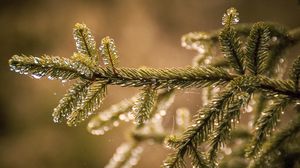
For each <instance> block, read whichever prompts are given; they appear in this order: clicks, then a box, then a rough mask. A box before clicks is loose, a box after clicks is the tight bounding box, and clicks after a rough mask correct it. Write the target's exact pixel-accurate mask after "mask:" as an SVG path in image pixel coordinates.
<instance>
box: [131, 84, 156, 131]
mask: <svg viewBox="0 0 300 168" xmlns="http://www.w3.org/2000/svg"><path fill="white" fill-rule="evenodd" d="M156 99H157V90H156V89H154V88H153V87H152V86H146V87H144V88H143V89H142V92H141V93H140V94H139V96H138V99H137V101H136V102H135V104H134V106H133V107H132V113H133V115H134V116H135V122H136V124H137V127H141V126H142V125H143V124H145V122H146V121H147V120H148V119H149V118H150V115H151V112H152V109H153V107H154V104H155V102H156Z"/></svg>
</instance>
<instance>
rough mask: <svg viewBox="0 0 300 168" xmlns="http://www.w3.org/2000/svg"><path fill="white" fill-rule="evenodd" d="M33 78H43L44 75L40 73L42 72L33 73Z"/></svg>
mask: <svg viewBox="0 0 300 168" xmlns="http://www.w3.org/2000/svg"><path fill="white" fill-rule="evenodd" d="M31 76H32V77H33V78H35V79H41V78H42V77H43V76H42V75H40V74H32V75H31Z"/></svg>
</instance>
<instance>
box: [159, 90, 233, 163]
mask: <svg viewBox="0 0 300 168" xmlns="http://www.w3.org/2000/svg"><path fill="white" fill-rule="evenodd" d="M233 95H234V92H232V91H231V90H226V91H223V92H222V93H220V94H219V95H218V96H216V97H215V98H214V99H213V100H212V101H211V102H210V103H209V104H207V105H206V106H204V107H203V108H202V109H201V111H199V112H198V114H197V116H195V119H194V121H193V123H194V124H192V125H191V126H189V127H188V128H187V130H186V131H185V132H184V133H183V135H182V138H181V140H180V143H179V144H178V148H177V149H176V151H175V153H173V154H171V155H169V156H168V158H167V159H166V160H165V161H164V167H166V168H181V167H183V165H185V164H184V159H183V158H184V156H185V155H186V153H187V151H188V150H189V147H190V146H191V145H194V146H198V145H199V144H200V143H202V142H204V141H205V140H206V139H207V137H208V135H209V134H210V133H211V131H212V129H213V127H214V121H215V119H216V118H219V116H222V115H223V114H222V109H223V106H224V104H226V103H227V102H228V101H229V99H230V97H232V96H233Z"/></svg>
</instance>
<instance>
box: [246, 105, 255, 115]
mask: <svg viewBox="0 0 300 168" xmlns="http://www.w3.org/2000/svg"><path fill="white" fill-rule="evenodd" d="M245 111H246V112H247V113H251V112H252V111H253V107H252V106H251V105H250V104H248V105H247V106H246V108H245Z"/></svg>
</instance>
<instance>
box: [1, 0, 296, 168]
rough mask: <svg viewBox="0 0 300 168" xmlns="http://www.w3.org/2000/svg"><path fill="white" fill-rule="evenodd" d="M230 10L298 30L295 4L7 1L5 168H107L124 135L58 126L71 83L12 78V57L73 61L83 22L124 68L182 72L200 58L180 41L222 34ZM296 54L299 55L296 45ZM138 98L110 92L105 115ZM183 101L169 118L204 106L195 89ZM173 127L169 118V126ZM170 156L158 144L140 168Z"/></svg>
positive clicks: (126, 91) (125, 91)
mask: <svg viewBox="0 0 300 168" xmlns="http://www.w3.org/2000/svg"><path fill="white" fill-rule="evenodd" d="M231 6H234V7H236V8H237V9H238V10H239V12H240V18H241V22H243V23H244V22H256V21H274V22H278V23H282V24H285V25H287V26H288V27H291V28H294V27H297V26H300V6H299V5H298V4H297V1H296V0H276V1H275V0H267V1H261V0H251V1H250V0H248V1H246V0H232V1H230V0H210V1H208V0H206V1H204V0H172V1H171V0H143V1H142V0H140V1H138V0H106V1H104V0H103V1H98V0H82V1H75V0H73V1H62V0H41V1H38V0H30V1H25V0H24V1H21V0H20V1H17V0H2V1H1V6H0V25H1V26H0V41H1V43H0V56H1V57H0V61H1V62H0V67H1V69H0V70H1V71H0V73H1V82H0V88H1V89H0V167H3V168H19V167H20V168H21V167H22V168H23V167H28V168H29V167H31V168H47V167H49V168H53V167H55V168H59V167H73V168H82V167H87V168H94V167H95V168H96V167H103V166H104V165H105V164H106V163H107V162H108V160H109V158H110V157H111V156H112V154H113V153H114V151H115V149H116V147H117V146H118V145H120V144H121V142H122V141H123V140H124V136H123V135H124V134H126V130H127V128H126V127H119V128H116V129H114V130H113V131H110V132H108V133H107V134H106V135H105V136H100V137H97V136H93V135H90V134H89V133H88V132H87V131H86V129H85V127H86V123H87V122H85V123H83V124H81V125H80V126H79V127H77V128H70V127H67V126H65V125H64V124H54V123H53V122H52V117H51V113H52V109H53V108H54V107H55V106H56V105H57V102H58V100H59V99H60V98H61V97H62V95H63V94H64V92H65V91H66V89H67V88H68V84H65V85H64V86H63V85H62V84H61V83H60V82H57V81H48V80H46V79H42V80H33V79H31V78H29V77H26V76H22V75H18V74H16V73H13V72H10V71H9V67H8V64H7V62H8V59H9V58H10V57H11V56H12V55H13V54H21V53H24V54H32V55H35V56H39V55H41V54H45V53H47V54H49V55H59V56H65V57H68V56H70V55H71V54H72V53H73V52H74V51H75V45H74V41H73V39H72V28H73V25H74V24H75V23H76V22H81V23H86V24H87V25H88V26H89V27H90V29H91V30H92V31H93V33H94V36H95V37H96V40H97V41H98V42H99V41H100V39H101V38H102V37H104V36H106V35H110V36H111V37H113V38H114V39H115V41H116V43H117V45H118V48H119V53H120V62H121V65H122V66H125V67H139V66H151V67H179V66H185V65H188V64H190V63H191V58H192V56H193V55H194V54H195V53H194V52H191V51H187V50H185V49H183V48H181V47H180V38H181V35H182V34H185V33H187V32H190V31H210V30H213V29H217V28H220V27H221V17H222V15H223V13H224V11H225V10H226V9H227V8H229V7H231ZM294 51H298V53H300V52H299V47H298V49H295V48H294ZM297 55H298V54H297ZM136 92H137V89H132V88H120V87H110V88H109V95H108V97H107V99H106V101H105V103H104V105H103V107H102V108H101V109H104V108H105V107H108V106H109V105H111V104H113V103H116V102H118V101H119V100H121V99H122V98H125V97H130V96H131V95H133V94H134V93H136ZM178 95H179V96H177V99H176V103H175V104H174V105H173V107H172V108H171V110H170V111H169V112H170V114H172V113H174V111H175V109H176V108H178V107H182V106H185V107H188V108H189V109H190V110H191V111H195V110H197V109H198V108H199V106H200V105H201V102H200V94H199V93H198V92H197V90H195V89H191V90H186V91H181V92H179V94H178ZM172 124H173V119H172V115H170V116H169V117H167V119H166V121H165V125H166V126H168V127H172ZM121 126H128V125H126V124H122V125H121ZM166 154H167V152H166V150H165V149H164V148H161V147H160V146H159V145H152V146H147V147H146V149H145V153H143V155H142V159H141V162H140V163H139V164H138V166H137V167H140V168H154V167H159V165H160V164H161V162H162V160H163V159H164V158H165V156H166Z"/></svg>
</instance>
